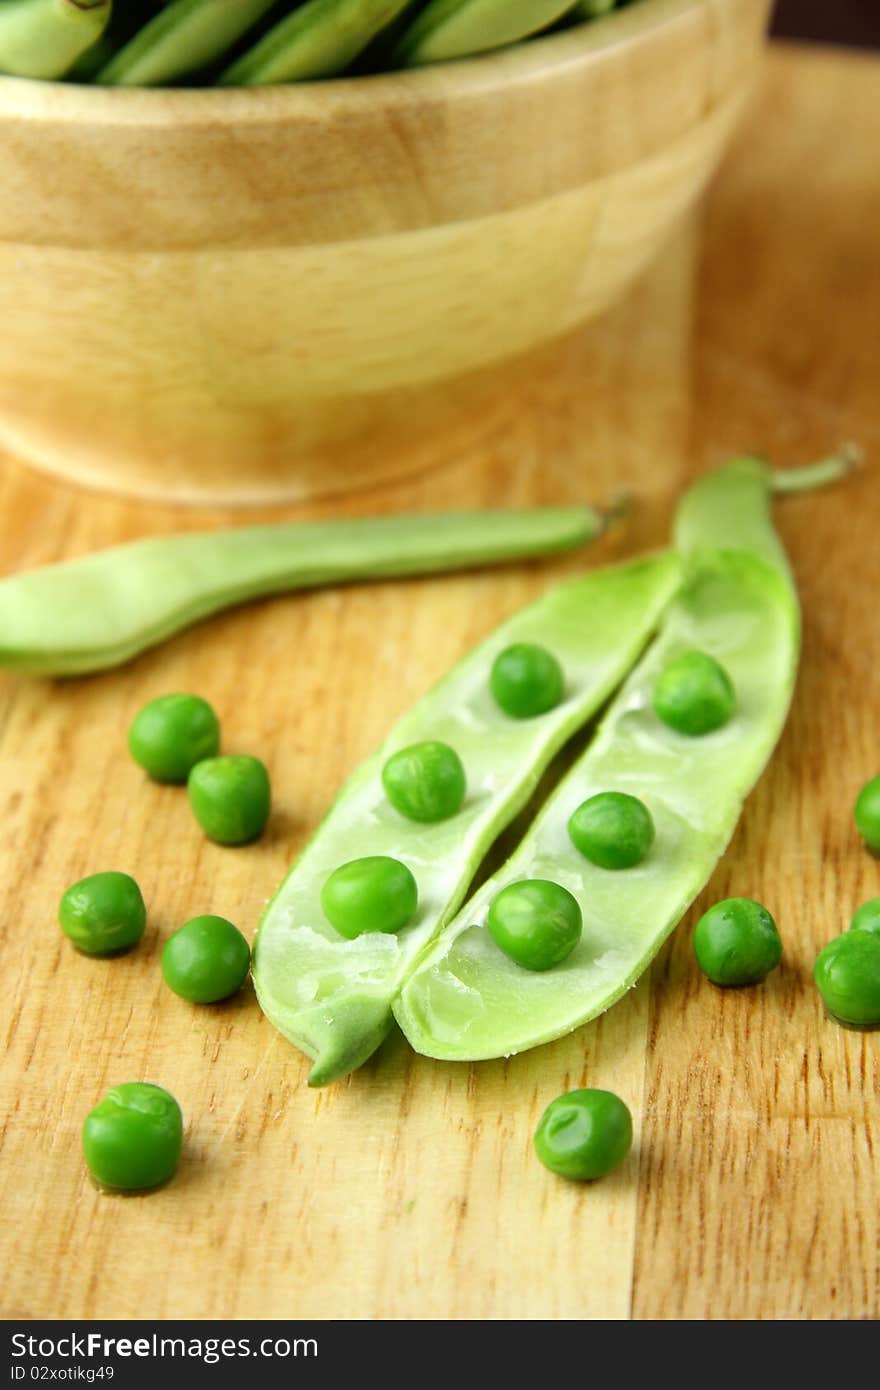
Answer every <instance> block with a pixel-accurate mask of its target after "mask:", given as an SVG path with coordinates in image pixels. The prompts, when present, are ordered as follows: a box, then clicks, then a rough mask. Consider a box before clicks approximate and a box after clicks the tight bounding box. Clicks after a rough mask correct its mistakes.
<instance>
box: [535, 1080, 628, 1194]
mask: <svg viewBox="0 0 880 1390" xmlns="http://www.w3.org/2000/svg"><path fill="white" fill-rule="evenodd" d="M632 1134H633V1129H632V1115H631V1114H630V1112H629V1108H628V1106H626V1105H625V1104H624V1102H623V1101H622V1100H621V1099H620V1097H619V1096H616V1095H615V1094H614V1092H613V1091H599V1090H593V1089H589V1090H588V1089H585V1090H581V1091H568V1092H567V1093H566V1094H565V1095H563V1096H557V1098H556V1100H553V1101H551V1102H550V1104H549V1105H548V1106H547V1109H546V1110H545V1111H544V1114H543V1115H542V1116H541V1119H540V1121H539V1123H538V1128H537V1129H536V1131H535V1152H536V1153H537V1155H538V1158H539V1159H540V1160H541V1162H542V1163H543V1165H544V1167H545V1168H549V1169H550V1171H551V1173H558V1174H559V1176H560V1177H563V1178H575V1179H578V1180H579V1181H581V1182H592V1181H594V1180H595V1179H596V1178H604V1177H605V1174H606V1173H610V1172H612V1171H613V1170H614V1169H615V1168H617V1167H619V1165H620V1164H621V1163H622V1162H623V1160H624V1159H625V1158H626V1156H627V1154H628V1153H629V1151H630V1149H631V1148H632Z"/></svg>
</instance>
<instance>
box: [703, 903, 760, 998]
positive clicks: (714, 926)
mask: <svg viewBox="0 0 880 1390" xmlns="http://www.w3.org/2000/svg"><path fill="white" fill-rule="evenodd" d="M694 954H695V955H696V958H697V964H698V965H699V967H700V969H701V970H702V972H703V974H704V975H706V976H707V977H708V979H710V980H711V981H712V983H713V984H716V985H722V986H727V987H734V988H735V987H737V986H740V985H757V984H760V982H761V981H762V980H763V979H765V978H766V976H767V975H769V974H770V971H771V970H775V969H776V966H777V965H778V964H779V962H780V960H781V959H782V942H781V940H780V938H779V931H778V929H777V926H776V923H775V922H774V920H773V918H772V917H771V915H770V913H769V912H768V911H767V909H766V907H763V906H762V905H761V903H757V902H755V901H754V899H752V898H727V899H726V900H725V901H724V902H720V903H715V904H714V906H713V907H710V908H709V910H708V912H704V913H703V916H702V917H701V918H700V920H699V922H698V923H697V925H696V928H695V929H694Z"/></svg>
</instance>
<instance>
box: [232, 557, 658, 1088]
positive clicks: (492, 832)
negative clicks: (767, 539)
mask: <svg viewBox="0 0 880 1390" xmlns="http://www.w3.org/2000/svg"><path fill="white" fill-rule="evenodd" d="M679 571H680V563H679V560H678V558H677V557H676V556H675V555H672V554H667V555H661V556H658V557H655V558H648V559H645V560H639V561H637V562H635V563H633V564H630V565H626V566H621V567H618V568H612V569H606V570H600V571H598V572H597V573H595V574H590V575H587V576H585V577H580V578H577V579H575V580H571V581H568V582H566V583H564V584H561V585H559V586H557V587H555V588H553V589H551V590H549V591H548V593H547V594H545V595H544V597H543V598H541V599H539V600H538V602H536V603H534V604H532V605H531V606H529V607H527V608H525V609H523V610H522V611H521V612H519V613H518V614H516V615H515V616H514V617H513V618H511V619H510V621H509V622H507V623H505V624H504V625H503V626H502V627H501V628H499V629H498V630H497V631H496V632H495V633H493V634H492V636H491V637H489V638H488V639H487V640H486V641H485V642H484V643H483V644H482V645H481V646H479V647H478V648H477V649H476V651H474V652H472V653H471V654H470V655H469V656H467V657H465V658H464V660H462V661H461V662H460V663H459V664H458V665H457V666H455V667H454V668H453V670H452V671H451V672H450V673H449V675H447V676H446V677H445V679H444V680H443V681H441V682H440V684H439V685H438V686H437V687H436V688H435V689H434V690H432V691H431V692H430V693H429V694H427V695H426V696H425V697H424V698H423V699H422V700H420V701H419V702H418V704H416V706H415V707H414V708H413V709H412V710H411V711H410V712H409V713H408V714H407V715H405V716H404V718H403V719H401V721H400V722H399V723H398V724H397V726H396V727H395V728H394V729H393V731H392V732H391V734H390V736H389V738H388V740H387V742H386V743H385V745H384V746H383V748H382V749H380V751H379V752H378V753H377V754H375V755H374V756H373V757H372V758H371V759H369V760H368V761H367V762H366V763H364V764H363V765H362V766H361V767H360V768H359V769H358V771H357V772H355V774H354V776H353V777H352V778H351V780H350V781H349V782H348V783H347V784H346V786H345V787H344V788H343V790H342V792H341V794H340V795H339V797H338V799H337V800H336V802H335V804H334V805H333V806H332V807H331V809H330V812H329V813H328V815H327V817H326V819H325V820H324V822H323V823H322V825H321V826H320V828H319V829H318V831H317V833H316V835H315V836H314V838H313V839H312V841H311V842H310V843H309V844H308V845H307V846H306V848H305V850H304V851H303V853H302V855H301V857H300V859H299V860H298V862H297V863H296V865H295V866H294V868H293V869H292V871H291V873H290V874H289V876H288V877H287V879H286V881H285V882H284V883H283V885H282V886H281V888H280V890H279V892H278V894H277V895H276V897H275V899H274V900H273V901H272V903H271V904H270V905H269V907H268V909H267V910H266V913H265V914H264V917H263V920H262V922H261V924H260V928H259V932H258V935H257V940H256V945H255V948H254V963H253V977H254V985H255V987H256V991H257V996H258V998H259V1000H260V1003H261V1005H262V1007H263V1009H264V1011H265V1013H266V1014H267V1015H268V1017H269V1018H270V1020H271V1021H272V1022H273V1023H274V1024H275V1026H276V1027H277V1028H279V1029H280V1031H281V1032H282V1033H284V1034H285V1035H286V1036H287V1037H288V1038H289V1039H290V1040H291V1041H292V1042H294V1043H296V1045H297V1046H298V1047H300V1048H302V1050H303V1051H304V1052H307V1053H308V1054H309V1055H310V1056H311V1057H312V1058H313V1059H314V1061H315V1065H314V1068H313V1070H312V1074H311V1076H310V1078H309V1079H310V1082H311V1084H313V1085H321V1084H324V1083H326V1082H329V1081H333V1080H335V1079H336V1078H337V1077H340V1076H343V1075H344V1074H345V1073H346V1072H348V1071H351V1070H353V1069H354V1068H355V1067H357V1066H359V1065H360V1063H361V1062H363V1061H364V1060H365V1059H366V1058H367V1057H368V1056H369V1055H370V1054H371V1053H372V1052H373V1051H374V1050H375V1048H376V1047H377V1046H378V1044H379V1043H380V1042H381V1041H382V1039H383V1038H384V1036H385V1034H386V1033H387V1031H388V1029H389V1027H390V1025H391V1006H392V1002H393V1000H394V998H395V996H396V995H397V993H398V991H399V990H400V987H401V985H402V984H403V982H404V980H405V979H406V977H407V975H408V974H409V973H410V972H411V970H412V969H413V968H414V966H415V964H416V962H417V960H418V958H419V956H420V954H421V953H422V951H423V950H424V949H425V947H426V946H428V945H429V943H430V942H431V940H432V939H433V938H434V937H435V936H436V934H437V932H438V931H440V929H441V928H442V927H443V925H444V923H445V922H446V921H448V920H449V918H450V917H452V916H453V914H454V913H455V911H456V909H457V908H458V906H459V904H460V903H461V901H462V899H463V897H464V895H465V893H466V892H467V889H468V886H469V884H470V882H471V879H472V878H473V876H474V873H475V871H476V870H477V868H478V867H479V865H480V863H481V861H482V859H483V856H484V855H485V853H486V851H487V849H488V848H489V846H490V844H491V843H492V841H493V840H494V839H495V837H496V836H497V834H498V833H499V831H500V830H501V829H502V828H503V827H504V826H505V825H507V824H508V823H509V822H510V821H511V820H512V818H513V817H514V815H515V814H516V813H517V811H519V810H520V809H521V808H522V807H523V806H524V805H525V804H526V802H527V801H528V799H529V797H530V796H531V795H532V793H533V792H534V790H535V788H536V785H537V783H538V781H539V779H540V776H541V774H542V772H543V771H544V769H545V768H546V767H547V765H548V763H549V762H550V760H551V758H552V757H553V756H554V754H555V753H556V752H558V750H559V749H560V748H561V747H562V745H563V744H564V743H565V742H566V740H567V739H568V738H569V737H570V736H571V735H572V734H573V733H574V732H575V730H577V729H578V728H579V727H581V726H582V725H583V724H585V723H586V722H587V720H588V719H589V718H590V717H591V716H592V715H593V714H594V713H595V712H596V710H597V709H598V708H599V707H600V706H601V704H602V703H603V702H604V701H605V700H606V699H607V698H608V696H609V695H610V694H611V692H612V691H613V690H614V688H615V687H616V686H617V685H618V684H619V682H620V680H621V679H622V678H623V676H624V675H625V673H626V671H627V670H628V669H629V668H630V667H631V666H632V664H633V662H634V661H635V660H636V659H637V658H638V655H639V653H640V651H641V649H642V648H643V647H644V645H645V643H646V641H647V640H648V638H649V637H650V634H651V633H652V631H653V630H654V629H655V627H656V625H657V623H658V622H659V620H660V616H661V614H662V612H663V610H664V609H665V607H666V605H667V604H668V602H669V600H670V598H671V597H672V595H673V594H674V592H675V591H676V589H677V587H678V584H679V579H680V573H679ZM525 645H532V646H533V645H540V646H543V647H549V648H552V654H553V656H554V657H555V658H556V660H557V661H558V663H559V665H560V667H561V669H562V671H563V673H564V686H563V689H562V691H561V698H560V699H559V701H558V703H557V704H556V705H555V706H554V707H553V708H550V709H544V711H543V712H541V713H536V714H535V715H533V716H532V717H530V718H529V717H517V716H512V715H509V714H506V713H505V712H504V710H502V709H501V708H500V706H499V705H498V704H497V703H496V701H495V700H494V698H493V696H492V693H491V690H490V686H489V673H490V671H491V669H492V665H493V662H494V661H495V659H496V657H497V656H498V655H499V654H500V653H501V652H503V651H504V650H506V649H508V648H510V647H511V646H525ZM438 745H443V746H445V747H446V748H447V749H450V750H452V752H453V753H454V754H455V755H456V757H455V760H454V762H453V761H452V760H451V759H443V760H442V764H443V766H444V768H445V772H444V778H443V781H442V782H438V788H437V790H438V793H439V799H435V798H433V797H432V798H431V804H432V805H433V804H437V805H439V807H440V810H441V811H443V810H444V809H445V810H448V811H449V814H448V815H444V817H443V818H442V819H434V818H431V819H428V820H425V819H420V818H419V817H420V815H421V808H422V806H423V804H424V803H423V801H422V800H421V799H420V800H419V802H418V803H417V804H414V803H413V801H412V800H411V789H407V791H408V795H407V796H405V797H402V798H401V797H400V772H401V765H402V766H403V768H404V769H405V768H406V767H415V768H416V769H418V768H419V767H423V768H425V767H427V768H429V769H430V771H431V775H432V777H433V776H434V775H435V774H436V772H437V767H438V765H439V760H438V755H437V747H438ZM426 748H430V749H431V750H432V751H431V755H430V758H426V757H425V755H424V751H423V750H425V749H426ZM402 750H407V756H406V758H404V759H403V760H402V764H401V761H400V760H399V759H398V755H399V754H400V753H401V751H402ZM459 763H460V765H461V767H462V769H463V772H464V779H465V789H464V799H463V801H462V800H461V799H460V797H459V795H458V792H457V790H456V778H455V775H454V770H455V768H456V767H457V765H458V764H459ZM389 768H390V770H391V771H392V772H393V774H394V775H393V776H389V772H388V771H387V770H388V769H389ZM383 773H385V776H384V778H383ZM389 788H390V789H391V792H392V796H393V797H394V798H395V800H394V804H392V801H391V800H390V799H389V795H388V790H389ZM450 788H452V790H453V792H454V795H451V794H450ZM447 798H449V799H447ZM398 806H402V807H403V812H402V811H401V810H400V809H397V808H398ZM413 811H415V813H416V814H415V815H413V814H412V813H413ZM352 864H353V865H354V866H352ZM395 866H398V867H396V868H395ZM401 868H402V870H404V871H405V872H401ZM409 875H412V877H413V878H414V880H415V885H414V887H416V888H417V896H414V897H410V898H407V886H408V883H409V878H408V876H409ZM356 895H357V896H356ZM402 903H403V904H404V906H407V907H408V909H409V911H408V914H407V913H406V912H403V911H402V910H401V904H402ZM386 910H387V916H386V917H385V918H384V920H383V913H385V912H386ZM358 918H360V921H361V923H362V928H361V931H360V932H358V931H357V921H358ZM331 923H332V924H331ZM383 928H384V929H383Z"/></svg>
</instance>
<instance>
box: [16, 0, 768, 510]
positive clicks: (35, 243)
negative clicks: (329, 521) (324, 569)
mask: <svg viewBox="0 0 880 1390" xmlns="http://www.w3.org/2000/svg"><path fill="white" fill-rule="evenodd" d="M769 8H770V0H651V3H650V4H638V5H634V6H632V7H631V8H628V9H625V10H623V11H621V13H620V14H617V15H612V16H610V17H609V18H608V19H607V20H606V21H604V22H603V23H602V24H596V25H581V26H578V27H576V28H572V29H569V30H568V31H566V32H564V33H559V34H556V35H553V36H550V37H548V38H546V39H542V40H541V41H539V42H535V43H532V44H523V45H520V46H515V47H514V48H512V49H511V50H510V52H506V53H502V54H497V55H491V56H490V57H488V58H485V59H477V60H474V61H472V62H468V63H463V64H459V63H452V64H440V65H437V66H436V67H433V68H426V69H423V70H420V71H418V72H408V73H395V74H390V75H387V76H381V77H376V78H370V79H364V78H358V79H355V80H347V81H346V80H340V81H337V82H330V83H326V82H322V83H312V84H309V83H307V84H302V85H300V86H291V87H276V88H267V89H257V90H246V91H237V92H236V91H226V90H224V91H222V92H216V91H211V90H203V91H155V90H152V91H150V90H148V91H137V90H125V91H118V90H114V91H107V90H93V89H91V88H85V87H75V86H73V85H67V86H65V85H55V84H43V83H33V82H25V81H20V80H15V79H11V78H0V188H2V189H3V198H2V201H0V321H2V322H3V324H4V330H5V331H4V332H3V334H2V335H0V440H2V442H3V444H4V445H5V446H6V447H7V448H9V449H10V450H14V451H15V452H17V453H20V454H21V455H22V456H25V457H27V458H30V459H32V460H34V461H35V462H37V463H39V464H40V465H41V466H43V467H44V468H46V469H48V470H49V471H51V472H54V473H56V474H58V475H60V476H62V477H64V478H68V479H71V478H72V479H74V480H76V481H79V482H85V483H89V484H91V485H93V486H104V487H108V486H109V487H111V488H113V489H116V490H118V491H126V492H129V493H133V494H136V495H138V496H141V497H153V498H159V499H161V500H162V501H167V500H168V499H169V498H176V499H177V500H196V501H201V502H204V501H206V500H214V501H216V500H217V499H218V498H219V499H221V500H223V501H226V502H228V501H229V500H230V499H232V498H237V499H239V500H242V501H250V502H260V501H263V502H265V501H267V500H273V501H277V500H278V499H279V498H283V499H284V500H299V499H301V498H305V497H310V496H314V495H316V494H326V493H327V492H329V491H336V492H347V491H350V489H351V488H352V486H360V487H363V486H364V485H365V484H367V485H369V484H372V483H374V482H376V480H378V479H385V478H388V477H389V476H393V475H402V474H404V473H406V472H414V471H419V470H420V469H423V468H424V467H425V466H426V465H428V464H430V463H436V462H437V461H438V459H439V458H442V457H449V455H450V454H451V453H453V452H457V451H458V450H459V449H461V448H464V447H472V446H473V443H474V436H475V429H476V427H477V425H478V424H479V427H480V428H481V429H482V431H483V433H485V422H486V420H487V419H491V418H497V416H498V414H499V412H500V411H501V410H502V409H503V401H504V398H505V397H506V396H508V395H509V394H510V393H511V391H513V390H516V389H517V386H518V383H519V382H520V381H521V380H522V379H523V376H524V374H530V373H531V371H532V366H531V364H530V363H528V362H524V361H523V359H524V358H525V357H526V356H527V354H529V353H530V352H532V351H533V350H535V349H536V348H540V347H541V346H542V345H543V344H545V343H547V342H549V341H551V340H553V339H554V338H557V337H558V336H559V335H560V334H561V333H564V332H566V331H567V330H568V329H570V328H572V327H574V326H576V325H580V324H581V323H583V322H585V321H586V320H588V319H590V318H592V317H594V316H595V315H596V314H597V313H599V312H600V311H601V310H602V309H604V308H605V307H606V306H607V305H608V304H610V303H611V302H613V300H615V299H616V298H617V297H618V296H619V294H620V293H621V291H622V290H623V289H624V288H625V287H626V286H628V285H629V284H630V283H631V282H632V281H633V279H634V278H635V277H636V276H637V275H638V273H639V271H641V270H642V269H643V267H644V266H645V265H646V264H647V263H648V261H649V260H651V259H652V258H653V257H654V256H655V255H656V254H657V252H658V250H659V249H660V247H661V246H662V243H663V241H664V238H665V237H666V236H667V235H668V233H669V230H670V228H671V227H672V226H673V225H674V224H675V222H676V221H677V220H678V219H679V217H680V216H681V215H682V213H683V212H684V211H685V210H686V209H687V208H688V207H690V206H691V205H692V204H693V202H694V200H695V199H696V197H697V195H698V194H699V192H700V191H701V189H702V188H703V186H704V184H705V183H706V180H707V179H708V177H709V176H710V174H711V173H712V172H713V171H714V169H715V168H716V166H717V164H718V161H719V159H720V157H721V154H722V151H723V150H724V148H725V146H726V144H727V142H728V140H729V138H730V135H731V132H732V130H733V128H734V126H735V125H736V123H737V121H738V120H739V118H740V116H741V114H742V111H743V108H744V105H745V102H746V101H747V99H748V97H749V95H750V93H751V92H752V90H753V87H754V81H755V78H756V75H757V73H758V70H759V67H760V58H761V52H762V47H763V36H764V29H765V26H766V21H767V16H768V12H769Z"/></svg>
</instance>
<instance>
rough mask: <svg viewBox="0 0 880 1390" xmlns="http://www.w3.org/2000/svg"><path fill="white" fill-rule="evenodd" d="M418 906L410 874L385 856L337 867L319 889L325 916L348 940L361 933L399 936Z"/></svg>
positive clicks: (406, 869)
mask: <svg viewBox="0 0 880 1390" xmlns="http://www.w3.org/2000/svg"><path fill="white" fill-rule="evenodd" d="M418 905H419V890H418V886H417V884H416V881H415V879H414V878H413V876H412V873H411V872H410V870H409V869H408V868H407V867H406V865H405V864H401V862H400V860H399V859H390V858H388V856H387V855H384V854H376V855H372V856H368V857H367V858H365V859H351V860H349V862H348V863H347V864H340V866H339V868H338V869H334V871H333V873H332V874H331V875H330V877H329V878H328V879H327V881H326V883H325V884H324V887H323V888H322V889H321V907H322V909H323V911H324V916H325V917H326V918H327V921H328V922H329V923H330V925H331V927H335V929H336V931H338V932H339V935H340V936H346V937H348V938H349V940H351V939H353V938H354V937H356V936H360V935H361V934H362V933H363V932H374V931H378V932H399V931H400V930H401V929H402V928H403V927H405V926H406V924H407V922H410V921H411V920H412V918H413V917H414V916H415V912H416V908H417V907H418Z"/></svg>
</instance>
